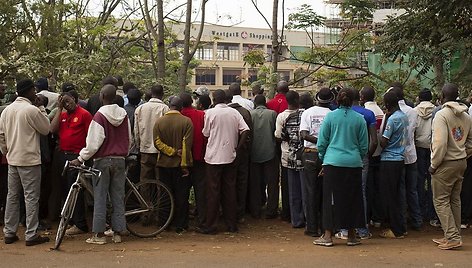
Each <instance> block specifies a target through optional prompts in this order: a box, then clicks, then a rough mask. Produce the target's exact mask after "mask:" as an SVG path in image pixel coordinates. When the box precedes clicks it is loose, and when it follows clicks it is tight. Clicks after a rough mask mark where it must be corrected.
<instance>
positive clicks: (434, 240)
mask: <svg viewBox="0 0 472 268" xmlns="http://www.w3.org/2000/svg"><path fill="white" fill-rule="evenodd" d="M433 242H434V243H436V244H437V245H441V244H445V243H447V240H446V238H433Z"/></svg>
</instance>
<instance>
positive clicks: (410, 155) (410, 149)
mask: <svg viewBox="0 0 472 268" xmlns="http://www.w3.org/2000/svg"><path fill="white" fill-rule="evenodd" d="M398 105H399V106H400V110H402V112H404V113H405V114H406V116H407V117H408V133H407V134H408V137H407V141H406V147H405V164H406V165H409V164H413V163H415V162H416V159H417V157H416V148H415V129H416V125H417V124H418V113H417V112H416V111H415V109H413V108H411V107H410V106H408V105H406V104H405V100H400V101H398Z"/></svg>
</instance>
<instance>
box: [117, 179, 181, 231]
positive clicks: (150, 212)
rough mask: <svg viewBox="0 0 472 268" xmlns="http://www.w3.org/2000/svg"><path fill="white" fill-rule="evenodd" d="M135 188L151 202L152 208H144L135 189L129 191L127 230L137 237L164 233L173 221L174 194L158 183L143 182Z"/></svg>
mask: <svg viewBox="0 0 472 268" xmlns="http://www.w3.org/2000/svg"><path fill="white" fill-rule="evenodd" d="M135 186H136V189H137V190H138V192H139V194H140V195H141V196H142V197H143V198H145V199H146V201H147V202H150V205H151V207H150V208H149V209H148V208H145V207H143V205H142V204H141V203H140V202H139V201H138V197H137V195H136V193H135V192H134V191H133V189H130V190H128V192H127V193H126V196H125V209H126V211H125V216H126V228H127V229H128V231H129V232H130V233H131V234H133V235H135V236H137V237H142V238H146V237H154V236H156V235H157V234H159V233H161V232H162V231H164V230H165V229H166V228H167V226H169V224H170V222H171V221H172V217H173V215H174V198H173V196H172V192H171V191H170V189H169V188H168V187H167V186H166V185H164V184H163V183H161V182H158V181H142V182H139V183H138V184H136V185H135ZM146 196H147V197H146Z"/></svg>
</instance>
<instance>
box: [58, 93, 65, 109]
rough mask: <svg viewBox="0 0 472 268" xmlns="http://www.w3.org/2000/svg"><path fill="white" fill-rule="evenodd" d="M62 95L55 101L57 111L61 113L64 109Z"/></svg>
mask: <svg viewBox="0 0 472 268" xmlns="http://www.w3.org/2000/svg"><path fill="white" fill-rule="evenodd" d="M62 97H63V96H62V95H61V96H59V98H58V99H57V109H58V110H59V111H62V109H63V108H64V103H63V102H62Z"/></svg>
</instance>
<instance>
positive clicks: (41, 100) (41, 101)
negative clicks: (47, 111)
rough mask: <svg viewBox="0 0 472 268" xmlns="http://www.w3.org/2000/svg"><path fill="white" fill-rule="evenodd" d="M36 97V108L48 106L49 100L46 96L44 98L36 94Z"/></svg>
mask: <svg viewBox="0 0 472 268" xmlns="http://www.w3.org/2000/svg"><path fill="white" fill-rule="evenodd" d="M36 97H37V98H36V106H44V107H46V106H48V103H49V99H48V98H47V97H46V96H44V95H42V94H38V95H36Z"/></svg>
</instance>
